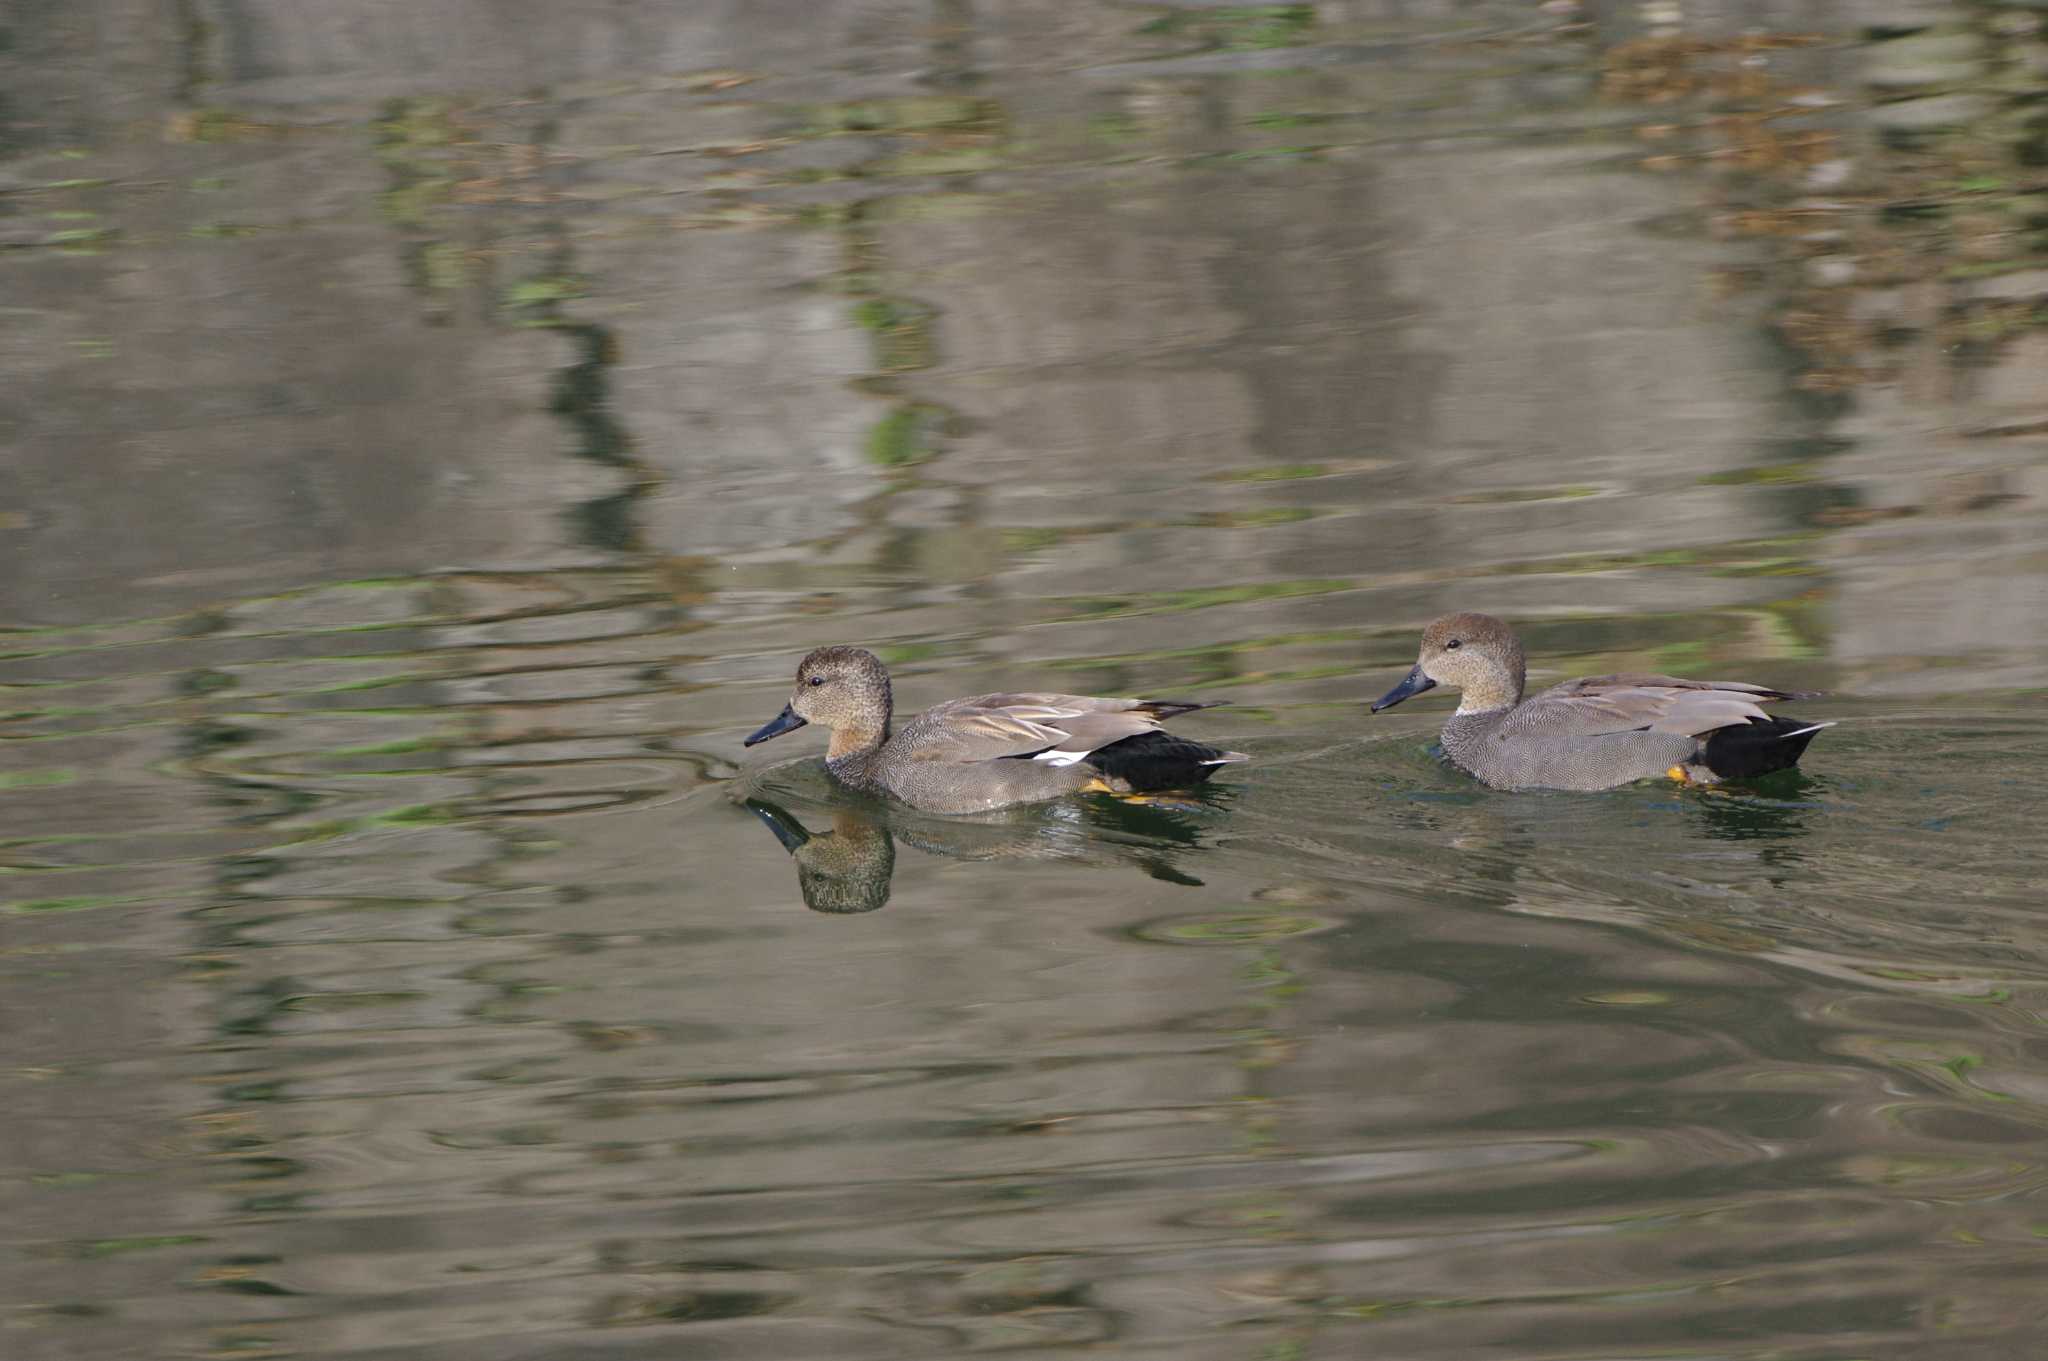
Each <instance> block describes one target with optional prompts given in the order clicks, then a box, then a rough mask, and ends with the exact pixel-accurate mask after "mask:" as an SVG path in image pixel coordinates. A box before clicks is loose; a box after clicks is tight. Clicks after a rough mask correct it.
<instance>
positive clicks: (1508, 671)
mask: <svg viewBox="0 0 2048 1361" xmlns="http://www.w3.org/2000/svg"><path fill="white" fill-rule="evenodd" d="M1415 664H1416V665H1417V666H1419V667H1420V668H1421V669H1422V674H1423V675H1425V676H1427V677H1429V678H1430V679H1431V680H1433V681H1435V682H1436V683H1437V684H1438V685H1447V686H1449V687H1450V688H1451V689H1453V690H1462V691H1463V692H1464V698H1463V699H1462V700H1461V701H1460V703H1459V705H1458V708H1459V711H1460V712H1463V713H1478V712H1482V711H1485V710H1489V709H1506V708H1509V707H1511V706H1513V705H1514V704H1517V703H1519V702H1520V700H1521V698H1522V682H1523V678H1524V676H1525V674H1526V672H1527V663H1526V662H1525V660H1524V659H1523V656H1522V644H1521V640H1520V639H1518V638H1516V637H1515V633H1514V630H1513V629H1511V628H1509V627H1508V626H1507V625H1506V624H1504V623H1502V622H1501V621H1500V620H1498V619H1496V618H1494V617H1493V616H1492V615H1490V614H1473V613H1471V612H1469V611H1467V612H1464V613H1460V614H1447V615H1444V616H1442V617H1441V618H1439V619H1436V620H1433V621H1431V623H1430V625H1429V627H1428V628H1426V629H1424V630H1423V631H1422V653H1421V655H1420V656H1419V657H1417V658H1416V663H1415Z"/></svg>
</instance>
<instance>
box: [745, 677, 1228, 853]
mask: <svg viewBox="0 0 2048 1361" xmlns="http://www.w3.org/2000/svg"><path fill="white" fill-rule="evenodd" d="M1209 707H1211V706H1209V705H1206V704H1192V703H1183V702H1180V701H1175V700H1148V699H1116V698H1106V697H1102V696H1095V695H1065V694H1054V693H1019V694H991V695H973V696H969V697H967V698H963V699H955V700H948V701H947V702H945V703H944V704H937V705H934V706H932V707H931V708H929V709H927V710H925V711H924V712H923V713H921V714H918V715H917V716H916V717H914V718H912V719H910V720H909V721H908V722H906V723H904V724H903V726H902V727H901V728H892V701H891V695H890V688H889V676H888V671H887V669H886V668H885V667H884V666H883V665H882V662H881V660H880V659H879V658H877V657H876V656H875V655H874V654H873V653H871V652H867V651H865V650H863V649H861V648H849V647H834V648H819V649H817V650H816V651H814V652H812V653H811V654H810V655H809V656H807V657H805V658H804V660H803V663H802V665H800V666H799V667H798V668H797V684H796V690H795V693H794V694H793V695H792V696H791V698H790V702H789V703H788V704H787V705H786V706H784V708H783V711H782V713H781V714H780V715H778V716H777V717H776V718H775V719H773V720H772V721H770V722H769V723H767V724H766V725H764V726H763V727H762V728H761V729H760V730H759V731H757V732H755V733H754V734H753V735H752V736H751V737H749V738H747V742H746V744H747V745H748V746H753V745H754V744H755V743H756V742H763V741H766V740H768V739H769V738H771V737H775V736H778V735H780V734H781V733H784V732H788V731H790V730H791V729H793V728H798V727H802V726H803V725H804V724H806V723H810V722H820V723H823V724H825V725H827V726H829V727H831V729H832V741H831V744H830V746H829V747H828V748H827V749H826V753H825V768H826V769H827V770H828V771H830V772H831V774H832V777H833V778H834V779H835V780H837V781H839V782H840V783H841V784H843V785H846V786H847V787H849V788H851V789H857V790H861V791H863V792H865V793H870V794H877V795H888V796H890V797H893V798H896V799H899V800H901V801H902V802H904V803H906V804H909V805H910V806H911V807H913V808H916V809H919V810H921V811H924V812H927V813H982V812H989V811H992V810H994V809H998V808H1007V807H1010V806H1012V805H1015V804H1023V803H1038V802H1042V801H1044V800H1047V799H1056V798H1060V797H1063V796H1064V795H1068V794H1075V793H1080V792H1082V791H1085V790H1099V791H1102V792H1107V793H1118V794H1133V793H1136V794H1142V793H1151V792H1156V791H1160V790H1167V789H1185V788H1188V787H1190V786H1192V785H1196V784H1199V783H1201V782H1202V781H1204V780H1207V779H1208V778H1209V777H1210V776H1211V775H1213V774H1215V772H1216V769H1217V768H1218V767H1219V766H1223V765H1227V764H1230V763H1232V762H1236V761H1242V760H1245V759H1247V758H1246V757H1245V756H1244V755H1243V753H1241V752H1234V751H1221V750H1218V749H1217V748H1214V747H1208V746H1203V745H1202V744H1201V743H1198V742H1191V741H1188V740H1187V739H1185V738H1180V737H1175V736H1173V735H1172V734H1170V733H1168V732H1166V731H1164V729H1163V726H1162V725H1163V723H1164V722H1165V720H1166V719H1168V718H1171V717H1174V716H1175V715H1177V714H1184V713H1191V712H1193V711H1195V710H1197V709H1205V708H1209Z"/></svg>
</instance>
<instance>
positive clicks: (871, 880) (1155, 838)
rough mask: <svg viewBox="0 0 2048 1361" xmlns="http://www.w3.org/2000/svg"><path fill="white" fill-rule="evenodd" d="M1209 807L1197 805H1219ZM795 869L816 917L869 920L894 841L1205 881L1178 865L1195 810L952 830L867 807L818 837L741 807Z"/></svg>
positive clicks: (1161, 807) (1090, 806)
mask: <svg viewBox="0 0 2048 1361" xmlns="http://www.w3.org/2000/svg"><path fill="white" fill-rule="evenodd" d="M1213 801H1214V800H1213V799H1204V800H1201V801H1199V803H1200V804H1207V803H1210V802H1213ZM743 803H744V806H745V807H746V808H747V809H748V811H750V812H752V813H753V814H754V816H755V817H757V818H759V819H760V820H761V821H762V822H763V823H764V824H766V825H767V827H768V830H769V831H771V832H773V833H774V834H775V839H776V840H777V841H779V842H781V843H782V847H783V849H784V850H786V851H788V852H789V855H790V859H792V860H794V861H795V862H796V879H797V887H798V889H799V891H801V892H802V894H803V899H804V906H805V907H808V908H810V909H811V910H812V911H813V912H835V913H851V912H872V911H874V910H875V909H876V908H878V907H881V906H883V905H884V904H886V903H887V902H888V901H889V886H890V881H891V879H892V878H893V877H894V876H895V873H896V843H897V841H899V840H900V841H902V842H904V843H905V844H906V845H909V846H911V847H913V848H915V849H917V850H920V851H923V852H924V853H925V854H927V855H938V856H945V857H947V858H948V859H955V860H999V859H1037V860H1069V861H1080V862H1097V863H1101V864H1105V865H1107V864H1124V865H1132V866H1135V867H1136V868H1138V869H1141V870H1143V871H1144V872H1145V873H1146V874H1147V875H1149V876H1151V877H1152V878H1154V879H1158V880H1162V881H1164V882H1166V883H1172V884H1189V885H1199V884H1200V883H1201V882H1202V881H1201V880H1200V879H1198V878H1195V877H1194V876H1193V875H1191V874H1188V873H1186V872H1185V871H1183V870H1181V869H1179V868H1177V867H1176V866H1175V864H1174V863H1173V862H1174V859H1175V857H1176V856H1177V855H1180V854H1183V853H1185V852H1187V851H1189V850H1194V849H1198V848H1199V847H1200V845H1201V826H1200V823H1199V821H1198V820H1197V819H1196V817H1195V816H1194V814H1195V813H1196V812H1197V811H1198V807H1199V805H1198V804H1197V803H1195V802H1190V803H1186V804H1178V803H1139V802H1134V801H1131V800H1126V799H1117V798H1103V799H1091V800H1081V801H1072V802H1069V803H1066V804H1062V805H1059V806H1058V807H1059V815H1058V816H1055V817H1037V818H1032V819H1030V820H1028V821H1008V820H1005V821H992V822H965V821H962V822H952V821H944V820H940V819H935V818H928V817H919V816H912V815H900V816H898V815H895V810H893V809H887V808H884V807H880V806H874V805H868V806H858V805H834V806H833V807H832V808H831V809H830V813H829V816H830V818H831V828H830V830H823V829H822V827H821V829H820V830H813V829H812V828H810V827H806V826H805V825H804V824H803V823H802V822H801V821H800V820H799V819H798V818H797V816H796V815H795V814H794V813H792V812H791V811H790V810H789V809H787V808H785V807H783V806H782V805H780V804H777V803H772V802H770V801H768V800H767V799H763V798H759V797H754V798H748V799H746V800H744V801H743Z"/></svg>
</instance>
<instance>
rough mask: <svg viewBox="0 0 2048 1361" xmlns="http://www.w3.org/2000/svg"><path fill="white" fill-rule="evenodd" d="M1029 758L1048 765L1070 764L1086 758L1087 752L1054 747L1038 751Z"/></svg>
mask: <svg viewBox="0 0 2048 1361" xmlns="http://www.w3.org/2000/svg"><path fill="white" fill-rule="evenodd" d="M1031 759H1032V760H1034V761H1043V762H1045V763H1046V764H1047V765H1049V766H1070V765H1073V764H1074V763H1075V762H1076V761H1085V760H1087V759H1088V753H1087V752H1085V751H1061V750H1060V749H1059V748H1058V747H1054V748H1052V749H1051V750H1050V751H1041V752H1039V753H1038V755H1036V756H1034V757H1032V758H1031Z"/></svg>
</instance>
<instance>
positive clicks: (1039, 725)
mask: <svg viewBox="0 0 2048 1361" xmlns="http://www.w3.org/2000/svg"><path fill="white" fill-rule="evenodd" d="M1208 707H1209V706H1208V705H1206V704H1188V703H1181V702H1178V701H1174V700H1150V699H1110V698H1104V697H1102V696H1097V695H1060V694H1051V693H1030V694H1001V695H971V696H968V697H967V698H964V699H954V700H948V701H946V702H945V703H944V704H939V705H935V706H933V707H932V708H930V709H927V710H925V711H924V712H923V713H922V714H920V715H918V717H917V718H916V719H915V720H914V721H913V722H912V723H911V724H910V725H909V726H908V727H906V728H905V730H904V734H903V735H904V736H905V737H909V738H913V739H914V740H913V741H912V742H910V743H907V744H906V746H907V748H908V753H909V755H910V757H911V759H913V760H918V761H954V762H973V761H996V760H1001V759H1003V758H1005V757H1019V756H1030V757H1036V758H1038V759H1041V760H1046V761H1050V762H1051V763H1052V764H1054V765H1071V764H1073V763H1074V762H1076V761H1079V760H1081V759H1083V758H1084V757H1086V756H1087V755H1088V753H1089V752H1092V751H1095V750H1097V749H1098V748H1101V747H1106V746H1108V745H1109V744H1110V743H1112V742H1121V741H1122V740H1123V739H1125V738H1126V737H1135V736H1137V735H1138V734H1139V733H1147V732H1157V731H1159V728H1160V725H1161V723H1162V722H1163V721H1164V720H1165V719H1167V718H1170V717H1172V716H1173V715H1175V714H1183V713H1187V712H1188V711H1190V710H1193V709H1205V708H1208Z"/></svg>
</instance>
